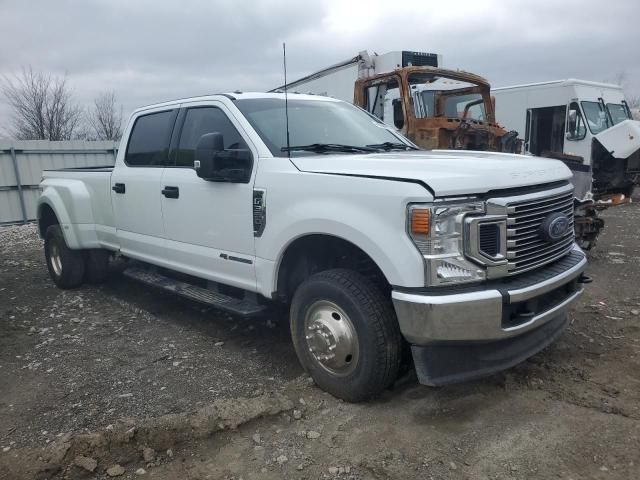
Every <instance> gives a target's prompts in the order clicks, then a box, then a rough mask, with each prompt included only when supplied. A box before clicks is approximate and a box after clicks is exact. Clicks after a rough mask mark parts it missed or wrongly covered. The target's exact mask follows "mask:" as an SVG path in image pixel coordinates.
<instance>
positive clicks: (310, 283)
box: [38, 93, 588, 401]
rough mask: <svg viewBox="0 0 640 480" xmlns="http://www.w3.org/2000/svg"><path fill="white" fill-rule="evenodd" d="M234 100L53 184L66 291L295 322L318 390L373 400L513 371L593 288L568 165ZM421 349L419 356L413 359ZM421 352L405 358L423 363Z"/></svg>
mask: <svg viewBox="0 0 640 480" xmlns="http://www.w3.org/2000/svg"><path fill="white" fill-rule="evenodd" d="M286 113H287V112H285V98H284V96H283V95H282V94H278V93H272V94H269V93H234V94H222V95H211V96H205V97H197V98H189V99H184V100H177V101H172V102H167V103H163V104H158V105H153V106H149V107H144V108H141V109H139V110H137V111H136V112H134V114H133V116H132V117H131V120H130V122H129V125H128V127H127V129H126V131H125V133H124V137H123V139H122V143H121V146H120V149H119V152H118V156H117V160H116V163H115V166H114V167H108V168H89V169H65V170H57V171H46V172H44V179H43V181H42V184H41V189H42V194H41V196H40V198H39V201H38V219H39V229H40V234H41V236H42V237H43V238H44V240H45V256H46V261H47V266H48V269H49V273H50V275H51V277H52V279H53V281H54V282H55V283H56V285H58V286H59V287H61V288H73V287H77V286H79V285H81V284H82V283H83V282H84V281H87V282H93V283H95V282H100V281H104V280H105V279H106V276H107V269H108V262H109V258H110V257H111V256H112V255H113V254H118V255H121V256H123V257H125V258H127V259H128V260H129V261H128V264H127V265H128V267H127V268H126V270H125V272H124V273H125V274H126V275H129V276H130V277H133V278H136V279H138V280H141V281H143V282H146V283H149V284H152V285H155V286H157V287H159V288H163V289H166V290H169V291H172V292H175V293H176V294H180V295H183V296H186V297H189V298H192V299H194V300H197V301H200V302H203V303H206V304H209V305H215V306H217V307H220V308H221V309H225V310H227V311H229V312H233V313H235V314H238V315H256V314H259V313H260V312H262V311H264V310H265V309H267V308H268V307H269V305H271V304H277V303H279V304H283V305H287V306H289V308H290V325H291V335H292V339H293V344H294V346H295V349H296V352H297V354H298V357H299V359H300V362H301V364H302V365H303V366H304V368H305V369H306V370H307V371H308V372H309V373H310V374H311V376H312V377H313V378H314V380H315V382H316V383H317V384H318V385H319V386H320V387H322V388H323V389H325V390H327V391H328V392H330V393H332V394H333V395H335V396H337V397H341V398H343V399H346V400H349V401H359V400H364V399H368V398H371V397H373V396H375V395H377V394H379V393H380V392H381V391H383V390H384V389H385V388H386V387H388V386H389V385H390V384H392V382H394V380H395V379H396V377H397V375H398V372H399V370H400V369H401V365H402V364H403V362H405V363H408V362H409V359H410V358H411V356H412V357H413V362H414V364H415V368H416V371H417V374H418V378H419V380H420V382H421V383H424V384H428V385H443V384H447V383H451V382H456V381H462V380H466V379H471V378H475V377H479V376H482V375H487V374H490V373H492V372H496V371H498V370H501V369H504V368H508V367H510V366H512V365H515V364H516V363H518V362H521V361H522V360H524V359H525V358H527V357H529V356H531V355H533V354H534V353H536V352H537V351H539V350H540V349H542V348H544V347H545V346H546V345H548V344H549V343H550V342H552V341H553V340H554V339H555V338H557V336H558V335H559V334H560V333H561V331H562V330H563V327H564V326H565V325H566V323H567V310H568V308H569V306H570V305H571V303H572V302H573V301H574V300H575V299H576V298H577V297H578V296H579V295H580V294H581V292H582V291H583V288H582V284H583V283H587V282H588V277H586V276H584V274H583V270H584V268H585V265H586V259H585V255H584V254H583V252H582V251H581V250H580V249H579V248H578V247H577V246H576V245H575V243H574V234H573V188H572V186H571V184H570V183H569V181H568V180H569V179H570V178H571V172H570V171H569V169H568V168H567V167H566V166H565V165H564V164H562V163H561V162H559V161H556V160H548V159H532V158H530V157H529V158H524V157H521V156H517V155H510V154H499V153H484V152H470V151H466V152H464V151H424V150H419V149H418V148H417V147H415V145H413V144H412V143H411V142H409V141H408V140H407V139H405V138H404V137H402V136H401V135H399V134H398V133H396V132H395V131H394V130H393V129H391V128H389V127H388V126H386V125H384V124H383V123H382V122H380V121H379V120H378V119H376V118H375V117H373V116H371V115H369V114H368V113H366V112H364V111H363V110H360V109H359V108H357V107H355V106H353V105H350V104H348V103H345V102H342V101H339V100H334V99H330V98H325V97H318V96H312V95H297V94H292V95H289V99H288V119H289V121H288V124H289V141H287V127H286V120H285V119H286ZM409 349H410V350H409ZM409 352H410V353H411V355H410V353H409Z"/></svg>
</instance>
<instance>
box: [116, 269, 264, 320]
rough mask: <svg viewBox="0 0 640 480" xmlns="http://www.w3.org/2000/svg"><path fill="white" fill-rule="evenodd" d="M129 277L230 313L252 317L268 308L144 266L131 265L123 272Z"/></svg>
mask: <svg viewBox="0 0 640 480" xmlns="http://www.w3.org/2000/svg"><path fill="white" fill-rule="evenodd" d="M123 273H124V274H125V275H126V276H127V277H129V278H132V279H134V280H138V281H139V282H142V283H146V284H147V285H151V286H154V287H158V288H161V289H163V290H166V291H168V292H171V293H175V294H176V295H180V296H182V297H185V298H188V299H190V300H195V301H197V302H200V303H204V304H205V305H209V306H212V307H216V308H219V309H220V310H224V311H226V312H229V313H234V314H236V315H241V316H244V317H250V316H253V315H257V314H259V313H262V312H264V311H265V310H267V306H266V305H260V304H258V303H255V302H251V301H249V300H240V299H238V298H234V297H230V296H228V295H223V294H221V293H218V292H213V291H211V290H208V289H206V288H202V287H198V286H196V285H192V284H190V283H187V282H183V281H180V280H175V279H173V278H171V277H167V276H165V275H162V274H161V273H158V272H153V271H149V270H146V269H144V268H138V267H129V268H127V269H126V270H125V271H124V272H123Z"/></svg>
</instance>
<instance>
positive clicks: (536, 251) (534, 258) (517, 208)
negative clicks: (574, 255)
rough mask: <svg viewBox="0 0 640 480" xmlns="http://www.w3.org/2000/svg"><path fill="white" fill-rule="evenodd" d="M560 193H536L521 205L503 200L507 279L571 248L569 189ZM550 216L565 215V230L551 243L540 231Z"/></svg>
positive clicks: (571, 231) (510, 200) (542, 263)
mask: <svg viewBox="0 0 640 480" xmlns="http://www.w3.org/2000/svg"><path fill="white" fill-rule="evenodd" d="M562 190H563V191H560V192H557V193H549V192H540V193H539V194H538V195H537V198H532V199H527V200H522V201H518V200H517V199H513V198H509V199H505V200H507V201H506V202H505V207H506V213H507V260H508V271H509V274H510V275H514V274H517V273H522V272H525V271H527V270H532V269H534V268H537V267H540V266H542V265H545V264H547V263H550V262H553V261H554V260H557V259H558V258H560V257H562V256H564V255H566V254H567V253H569V252H570V251H571V249H572V248H573V242H574V237H575V234H574V230H573V189H572V188H571V187H568V188H564V189H562ZM500 203H502V202H500ZM554 213H559V214H562V215H565V216H566V217H567V218H568V219H569V227H568V229H567V231H566V233H565V234H564V235H562V237H561V238H559V239H557V240H556V241H555V242H553V243H551V242H549V241H548V240H546V239H545V238H544V236H543V235H542V234H541V232H540V230H541V228H542V223H543V222H544V220H545V219H546V218H548V217H549V215H551V214H554Z"/></svg>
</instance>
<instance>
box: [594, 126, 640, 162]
mask: <svg viewBox="0 0 640 480" xmlns="http://www.w3.org/2000/svg"><path fill="white" fill-rule="evenodd" d="M595 139H596V140H598V142H600V143H601V144H602V146H603V147H604V148H605V150H606V151H607V152H609V153H611V155H612V156H613V157H614V158H629V157H630V156H631V155H633V154H634V153H635V152H636V151H638V150H640V122H639V121H638V120H625V121H624V122H620V123H618V124H616V125H614V126H613V127H611V128H607V129H606V130H605V131H604V132H600V133H599V134H597V135H595Z"/></svg>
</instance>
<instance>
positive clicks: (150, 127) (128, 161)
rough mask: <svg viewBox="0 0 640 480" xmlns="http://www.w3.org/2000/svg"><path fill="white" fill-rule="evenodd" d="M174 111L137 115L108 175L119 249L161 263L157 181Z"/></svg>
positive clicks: (161, 236) (169, 135)
mask: <svg viewBox="0 0 640 480" xmlns="http://www.w3.org/2000/svg"><path fill="white" fill-rule="evenodd" d="M177 112H178V110H177V109H172V110H161V111H156V112H152V113H148V114H144V115H141V116H139V117H138V118H136V120H135V121H134V123H133V127H132V130H131V132H130V133H129V136H128V138H129V140H128V142H127V147H126V150H125V153H124V156H123V158H122V159H120V158H119V159H118V164H117V165H116V167H115V168H114V170H113V174H112V175H111V189H112V190H113V192H112V194H111V203H112V205H113V211H114V215H115V223H116V232H117V237H118V242H119V244H120V249H121V252H122V253H123V254H125V255H127V256H130V257H133V258H137V259H140V260H144V261H148V262H152V263H161V262H162V261H163V259H164V257H165V253H166V251H165V240H164V223H163V221H162V210H161V206H160V199H161V198H162V197H161V187H160V181H161V179H162V174H163V172H164V168H165V166H166V162H167V154H168V151H169V142H170V138H171V133H172V130H173V125H174V123H175V119H176V115H177Z"/></svg>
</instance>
